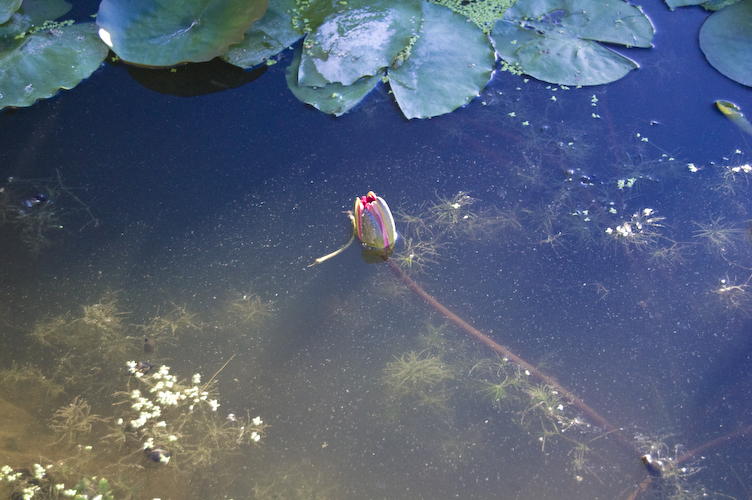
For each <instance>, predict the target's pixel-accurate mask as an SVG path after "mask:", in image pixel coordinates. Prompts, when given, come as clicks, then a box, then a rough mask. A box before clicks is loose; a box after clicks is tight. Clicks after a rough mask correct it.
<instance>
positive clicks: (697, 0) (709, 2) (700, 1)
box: [666, 0, 739, 10]
mask: <svg viewBox="0 0 752 500" xmlns="http://www.w3.org/2000/svg"><path fill="white" fill-rule="evenodd" d="M738 1H739V0H666V5H668V7H669V8H670V9H671V10H674V9H675V8H677V7H689V6H692V5H702V6H703V8H705V9H708V10H719V9H722V8H724V7H726V6H728V5H733V4H735V3H736V2H738Z"/></svg>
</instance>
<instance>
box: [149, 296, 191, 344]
mask: <svg viewBox="0 0 752 500" xmlns="http://www.w3.org/2000/svg"><path fill="white" fill-rule="evenodd" d="M196 316H197V315H196V313H192V312H190V311H189V310H188V306H187V305H186V304H183V305H182V306H179V305H177V304H174V303H173V304H172V309H171V310H170V312H168V313H167V314H164V315H160V314H159V310H157V314H156V315H155V316H154V317H153V318H152V319H151V320H150V321H149V323H147V324H146V325H144V326H142V329H143V331H144V336H145V337H146V338H152V337H154V338H158V339H160V340H167V341H172V340H175V339H177V338H178V335H179V334H180V333H182V332H183V331H185V330H188V329H195V330H200V329H201V324H200V322H198V321H196Z"/></svg>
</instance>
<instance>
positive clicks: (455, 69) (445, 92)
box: [389, 2, 494, 118]
mask: <svg viewBox="0 0 752 500" xmlns="http://www.w3.org/2000/svg"><path fill="white" fill-rule="evenodd" d="M421 7H422V10H423V15H422V19H423V23H422V26H421V28H420V33H419V36H418V39H417V40H416V41H415V44H414V45H413V46H412V47H411V49H410V56H409V57H407V58H406V59H405V61H404V63H403V64H402V65H400V66H399V67H398V68H396V69H390V70H389V84H390V86H391V88H392V92H393V93H394V97H395V98H396V99H397V104H399V107H400V109H401V110H402V113H403V114H404V115H405V116H406V117H407V118H428V117H431V116H438V115H442V114H445V113H451V112H452V111H454V110H455V109H457V108H458V107H460V106H462V105H464V104H467V103H468V102H470V101H471V100H472V99H473V97H475V96H476V95H478V93H480V91H481V90H483V87H485V86H486V83H488V80H489V79H490V78H491V73H492V71H493V65H494V53H493V50H492V49H491V44H490V43H489V40H488V36H487V35H486V34H484V33H483V32H482V31H481V29H480V28H479V27H478V26H476V25H475V24H473V23H470V22H468V21H467V18H466V17H464V16H461V15H459V14H455V13H454V12H452V11H451V10H449V9H448V8H446V7H442V6H439V5H435V4H433V3H430V2H421Z"/></svg>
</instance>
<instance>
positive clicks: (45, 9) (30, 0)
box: [21, 0, 72, 26]
mask: <svg viewBox="0 0 752 500" xmlns="http://www.w3.org/2000/svg"><path fill="white" fill-rule="evenodd" d="M71 7H72V5H71V4H69V3H68V2H66V1H65V0H24V2H23V5H21V11H22V12H23V13H24V15H25V16H27V17H28V18H29V19H30V20H31V22H32V24H34V25H37V26H39V25H41V24H43V23H44V22H45V21H51V20H54V19H57V18H58V17H60V16H64V15H65V14H67V13H68V11H69V10H71Z"/></svg>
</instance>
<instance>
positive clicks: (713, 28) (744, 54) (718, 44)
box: [700, 0, 752, 86]
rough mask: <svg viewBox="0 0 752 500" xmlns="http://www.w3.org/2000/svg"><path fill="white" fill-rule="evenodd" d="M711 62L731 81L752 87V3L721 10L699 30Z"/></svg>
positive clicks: (701, 43)
mask: <svg viewBox="0 0 752 500" xmlns="http://www.w3.org/2000/svg"><path fill="white" fill-rule="evenodd" d="M700 48H701V49H702V52H703V53H704V54H705V58H706V59H707V60H708V62H709V63H710V64H711V65H712V66H713V67H714V68H715V69H717V70H718V71H720V72H721V73H723V74H724V75H725V76H727V77H728V78H731V79H732V80H734V81H735V82H739V83H741V84H742V85H747V86H752V59H751V58H750V54H752V0H744V1H743V2H740V3H737V4H734V5H731V6H729V7H726V8H725V9H722V10H719V11H718V12H716V13H715V14H713V15H712V16H710V17H708V18H707V19H706V20H705V23H704V24H703V25H702V28H701V29H700Z"/></svg>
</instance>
